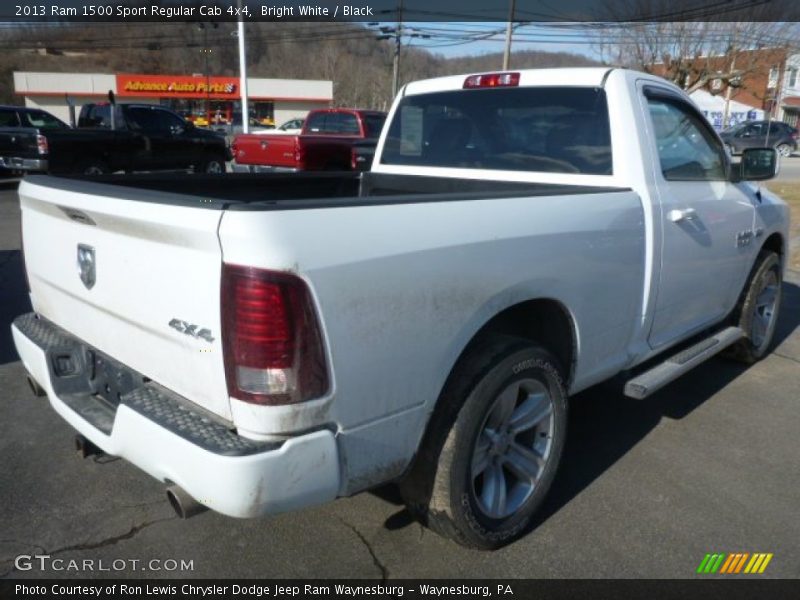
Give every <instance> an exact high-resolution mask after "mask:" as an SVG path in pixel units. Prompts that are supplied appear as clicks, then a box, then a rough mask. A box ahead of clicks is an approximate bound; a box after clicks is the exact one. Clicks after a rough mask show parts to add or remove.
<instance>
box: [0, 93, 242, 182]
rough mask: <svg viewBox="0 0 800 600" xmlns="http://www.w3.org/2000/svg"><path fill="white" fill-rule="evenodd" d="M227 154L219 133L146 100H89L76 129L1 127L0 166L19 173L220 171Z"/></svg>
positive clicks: (83, 108) (222, 168) (228, 155)
mask: <svg viewBox="0 0 800 600" xmlns="http://www.w3.org/2000/svg"><path fill="white" fill-rule="evenodd" d="M112 107H113V119H112ZM17 110H19V111H25V110H27V109H23V108H19V109H17ZM53 118H55V117H53ZM23 125H24V124H23ZM229 157H230V154H229V150H228V148H227V146H226V143H225V138H224V137H222V136H221V135H219V134H216V133H213V132H210V131H205V130H202V129H197V128H195V127H194V126H193V125H192V124H191V123H189V122H187V121H185V120H184V119H182V118H181V117H179V116H178V115H177V114H175V113H174V112H172V111H170V110H167V109H166V108H163V107H161V106H155V105H149V104H119V103H118V104H114V105H112V104H110V103H106V104H87V105H85V106H83V107H82V109H81V113H80V118H79V120H78V127H77V128H74V129H72V128H68V127H60V128H55V127H53V128H44V127H36V126H22V127H19V128H17V129H13V130H9V129H6V130H4V131H0V166H8V167H9V168H13V169H19V170H23V171H45V172H49V173H55V174H60V173H83V174H87V175H91V174H102V173H110V172H114V171H154V170H163V169H186V168H190V167H191V168H194V170H195V171H196V172H203V173H223V172H224V171H225V162H226V160H228V159H229Z"/></svg>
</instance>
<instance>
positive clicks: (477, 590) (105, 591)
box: [14, 583, 514, 598]
mask: <svg viewBox="0 0 800 600" xmlns="http://www.w3.org/2000/svg"><path fill="white" fill-rule="evenodd" d="M492 587H496V590H493V589H491V588H492ZM14 591H15V593H16V595H17V597H22V596H44V595H48V594H49V595H52V596H97V597H108V596H117V595H119V596H132V597H141V596H191V597H194V598H203V597H206V596H209V597H210V596H225V597H227V596H251V597H252V596H259V597H260V596H267V597H282V596H301V595H302V596H303V597H307V596H331V595H335V596H357V597H361V596H395V597H398V598H399V597H402V596H403V595H404V594H405V593H406V592H409V594H411V595H413V596H417V597H419V596H422V597H438V596H469V597H471V598H476V597H480V598H487V597H490V596H494V595H497V596H513V595H514V592H513V591H512V589H511V586H510V585H507V584H503V585H496V586H488V585H469V584H463V585H428V584H420V585H418V586H413V587H406V586H402V585H383V584H372V585H347V584H335V585H311V584H304V585H277V584H271V585H238V584H232V585H216V584H215V585H194V584H189V583H187V584H182V585H172V584H164V585H155V584H113V585H100V584H96V585H80V584H74V585H67V584H52V585H26V584H22V583H18V584H16V585H15V586H14Z"/></svg>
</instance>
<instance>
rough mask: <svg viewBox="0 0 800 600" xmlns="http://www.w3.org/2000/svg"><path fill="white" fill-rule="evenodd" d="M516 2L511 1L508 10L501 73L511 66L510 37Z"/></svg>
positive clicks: (512, 31)
mask: <svg viewBox="0 0 800 600" xmlns="http://www.w3.org/2000/svg"><path fill="white" fill-rule="evenodd" d="M515 4H516V0H511V6H510V7H509V9H508V26H507V27H506V49H505V52H503V71H507V70H508V69H509V68H510V66H511V36H512V35H513V34H514V5H515Z"/></svg>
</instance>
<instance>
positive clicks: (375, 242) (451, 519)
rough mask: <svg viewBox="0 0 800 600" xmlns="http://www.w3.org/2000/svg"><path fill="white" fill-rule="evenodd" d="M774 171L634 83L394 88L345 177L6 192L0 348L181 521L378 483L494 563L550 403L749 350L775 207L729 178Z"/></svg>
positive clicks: (764, 326)
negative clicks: (10, 306)
mask: <svg viewBox="0 0 800 600" xmlns="http://www.w3.org/2000/svg"><path fill="white" fill-rule="evenodd" d="M775 171H776V154H775V152H774V150H772V149H750V150H747V151H745V154H744V155H743V157H742V161H741V162H739V163H736V164H731V162H730V159H729V157H728V156H727V155H726V153H725V151H724V149H723V145H722V143H721V142H720V139H719V138H718V136H717V135H716V134H715V133H714V131H713V130H712V129H711V128H710V127H709V125H708V123H707V122H706V120H705V119H704V118H703V117H702V116H701V115H700V114H699V113H698V111H697V109H696V108H695V106H694V105H693V104H692V102H691V101H690V100H689V99H688V97H687V96H686V95H685V94H684V93H683V92H681V91H680V90H679V89H677V88H676V87H674V86H672V85H671V84H668V83H666V82H665V81H663V80H661V79H659V78H656V77H652V76H649V75H645V74H642V73H637V72H634V71H629V70H621V69H604V68H602V69H597V68H593V69H555V70H538V71H522V72H503V73H489V74H479V75H470V76H461V77H446V78H441V79H433V80H429V81H419V82H416V83H411V84H409V85H407V86H405V87H404V88H403V89H402V91H401V93H400V94H399V95H398V97H397V98H396V100H395V102H394V105H393V107H392V109H391V113H390V115H389V118H388V122H387V126H386V127H385V128H384V131H383V133H382V135H381V138H380V140H379V143H378V147H377V150H376V154H375V162H374V165H373V170H372V171H371V172H368V173H363V174H356V173H327V174H326V173H316V174H314V173H299V174H270V175H248V174H243V175H227V176H224V177H216V178H215V177H211V176H206V177H204V176H199V177H195V178H191V177H171V178H168V177H165V176H160V177H157V176H143V177H138V178H137V177H131V178H113V177H100V178H97V179H96V180H94V181H88V180H80V179H78V180H75V179H66V178H64V179H59V178H53V177H45V176H40V177H31V178H27V179H25V181H23V183H22V184H21V186H20V188H19V195H20V201H21V206H22V225H23V233H24V252H25V260H26V263H27V273H28V280H29V283H30V291H31V300H32V303H33V309H34V311H35V312H33V313H31V314H27V315H23V316H20V317H19V318H18V319H17V320H16V321H15V322H14V324H13V335H14V340H15V343H16V347H17V350H18V352H19V354H20V356H21V357H22V360H23V362H24V365H25V367H26V369H27V370H28V372H29V374H30V380H29V381H30V383H31V387H32V388H33V390H34V391H35V392H37V393H39V394H42V395H44V394H46V395H47V397H48V398H49V401H50V404H51V405H52V407H53V408H54V409H55V410H56V411H57V412H58V413H59V414H60V415H61V416H62V417H63V418H64V419H66V420H67V421H68V422H69V423H70V424H71V425H72V426H73V427H74V428H75V429H76V430H77V431H78V432H79V437H77V438H76V439H77V440H78V442H79V446H81V447H83V449H84V451H87V449H88V450H93V449H94V447H95V446H96V447H98V448H99V449H101V450H102V451H104V452H107V453H109V454H112V455H117V456H121V457H124V458H126V459H127V460H129V461H131V462H132V463H134V464H136V465H137V466H139V467H140V468H142V469H143V470H144V471H146V472H147V473H149V474H150V475H152V476H153V477H155V478H157V479H158V480H160V481H162V482H164V483H165V484H166V485H167V486H169V487H168V496H169V497H170V499H171V501H172V503H173V505H174V506H175V507H176V509H177V511H178V513H179V514H181V515H183V516H187V515H190V514H192V513H193V512H195V511H196V510H198V509H199V508H201V507H208V508H211V509H213V510H216V511H219V512H221V513H224V514H226V515H231V516H234V517H253V516H257V515H265V514H271V513H278V512H281V511H288V510H294V509H299V508H301V507H306V506H310V505H315V504H319V503H322V502H327V501H330V500H333V499H334V498H337V497H340V496H349V495H352V494H355V493H357V492H360V491H362V490H365V489H368V488H371V487H373V486H376V485H379V484H382V483H385V482H389V481H398V482H399V485H400V488H401V490H402V493H403V495H404V497H405V499H406V502H407V504H408V506H409V508H410V509H411V511H412V512H413V513H414V514H415V515H417V516H418V517H419V518H420V519H421V520H422V521H423V522H425V523H427V524H428V525H429V526H431V527H432V528H434V529H435V530H437V531H439V532H441V533H443V534H445V535H447V536H450V537H452V538H453V539H455V540H457V541H458V542H460V543H462V544H465V545H469V546H473V547H480V548H494V547H497V546H500V545H502V544H504V543H507V542H508V541H510V540H512V539H514V537H515V536H518V535H520V534H521V533H522V532H524V531H525V530H526V527H527V526H528V525H529V523H530V522H531V517H532V515H533V514H534V512H535V511H536V509H537V507H538V506H539V505H540V504H541V502H542V499H543V497H544V495H545V494H546V493H547V490H548V488H549V487H550V484H551V481H552V480H553V476H554V473H555V471H556V468H557V466H558V463H559V459H560V457H561V454H562V449H563V447H564V441H565V436H566V424H567V404H568V402H567V399H568V397H569V396H570V395H571V394H574V393H576V392H579V391H581V390H583V389H585V388H587V387H589V386H591V385H593V384H596V383H598V382H601V381H604V380H607V379H609V378H612V377H614V376H618V375H624V376H625V378H626V381H627V383H626V384H625V388H624V390H625V393H626V394H627V395H629V396H632V397H635V398H644V397H646V396H647V395H648V394H651V393H652V392H654V391H655V390H657V389H659V388H660V387H661V386H663V385H665V384H666V383H668V382H669V381H671V380H673V379H675V378H676V377H678V376H679V375H680V374H682V373H684V372H686V371H687V370H689V369H691V368H692V367H694V366H696V365H697V364H699V363H700V362H702V361H703V360H705V359H707V358H708V357H709V356H711V355H713V354H716V353H718V352H720V351H722V350H726V352H727V353H728V354H729V355H730V356H732V357H734V358H738V359H741V360H744V361H747V362H752V361H755V360H757V359H759V358H761V357H762V356H764V354H765V353H766V352H767V351H768V349H769V347H770V343H771V340H772V337H773V331H774V328H775V322H776V319H777V314H778V308H779V305H780V299H781V277H782V269H783V265H784V263H785V257H786V251H787V249H786V247H787V239H788V238H787V225H788V217H787V208H786V206H785V205H784V203H783V202H781V201H780V200H779V199H778V198H776V197H775V196H773V195H772V194H770V193H769V192H768V191H766V190H764V189H760V188H759V187H758V185H757V184H755V183H750V182H748V181H746V180H758V179H766V178H769V177H771V176H773V175H774V174H775Z"/></svg>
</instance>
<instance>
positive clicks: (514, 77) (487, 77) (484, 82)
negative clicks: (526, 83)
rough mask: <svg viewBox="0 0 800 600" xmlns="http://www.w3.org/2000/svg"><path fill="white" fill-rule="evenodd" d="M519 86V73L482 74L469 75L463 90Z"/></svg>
mask: <svg viewBox="0 0 800 600" xmlns="http://www.w3.org/2000/svg"><path fill="white" fill-rule="evenodd" d="M517 85H519V73H484V74H483V75H470V76H469V77H467V78H466V79H465V80H464V89H470V88H494V87H514V86H517Z"/></svg>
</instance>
